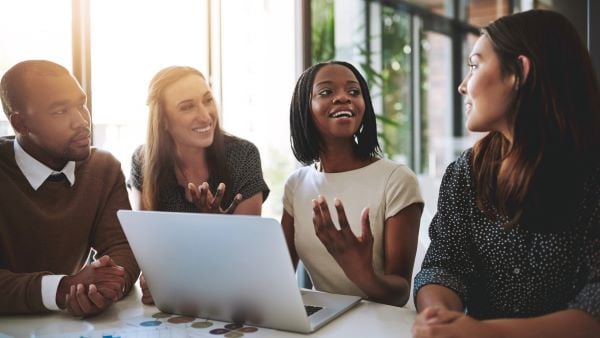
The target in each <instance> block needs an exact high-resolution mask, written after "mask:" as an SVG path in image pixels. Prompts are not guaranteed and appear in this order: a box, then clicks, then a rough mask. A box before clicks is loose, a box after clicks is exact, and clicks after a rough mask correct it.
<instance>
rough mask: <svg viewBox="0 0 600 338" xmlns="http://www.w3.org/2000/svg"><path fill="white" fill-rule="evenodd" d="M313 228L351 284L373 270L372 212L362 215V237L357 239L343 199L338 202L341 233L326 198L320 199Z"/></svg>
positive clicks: (364, 210) (315, 205)
mask: <svg viewBox="0 0 600 338" xmlns="http://www.w3.org/2000/svg"><path fill="white" fill-rule="evenodd" d="M312 202H313V224H314V226H315V233H316V235H317V237H318V238H319V240H321V242H322V243H323V245H325V248H326V249H327V251H328V252H329V253H330V254H331V256H333V258H334V259H335V260H336V262H337V263H338V264H339V265H340V267H341V268H342V270H344V272H345V273H346V275H347V276H348V278H350V280H355V279H354V278H360V277H361V276H363V275H364V272H365V271H371V270H372V269H373V266H372V263H373V234H372V233H371V224H370V222H369V209H368V208H365V209H363V211H362V213H361V215H360V222H361V225H362V235H361V236H359V237H357V236H355V235H354V233H353V232H352V229H351V228H350V225H349V223H348V219H347V218H346V212H345V211H344V206H343V205H342V202H341V201H340V200H339V199H337V198H336V199H335V200H334V205H335V208H336V210H337V214H338V220H339V222H340V230H337V228H336V227H335V225H334V224H333V221H332V220H331V215H330V213H329V207H328V206H327V202H326V201H325V198H324V197H323V196H321V195H319V197H318V200H313V201H312Z"/></svg>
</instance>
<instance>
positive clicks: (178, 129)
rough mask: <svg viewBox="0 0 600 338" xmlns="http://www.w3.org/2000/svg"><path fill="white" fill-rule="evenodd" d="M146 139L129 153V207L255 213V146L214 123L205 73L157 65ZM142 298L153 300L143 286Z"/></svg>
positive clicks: (258, 189)
mask: <svg viewBox="0 0 600 338" xmlns="http://www.w3.org/2000/svg"><path fill="white" fill-rule="evenodd" d="M147 103H148V107H149V113H150V114H149V123H148V135H147V141H146V144H145V145H144V146H141V147H139V148H138V149H137V150H136V151H135V153H134V154H133V157H132V166H131V178H130V182H129V183H130V186H131V188H132V189H131V190H132V195H133V196H132V197H133V202H134V208H135V207H138V208H139V209H143V210H162V211H179V212H206V213H235V214H247V215H260V214H261V208H262V203H263V202H264V201H265V200H266V199H267V196H268V195H269V187H268V186H267V184H266V183H265V181H264V179H263V176H262V169H261V164H260V155H259V153H258V149H257V148H256V147H255V146H254V144H252V143H251V142H249V141H246V140H243V139H240V138H237V137H235V136H232V135H229V134H227V133H225V132H223V131H222V130H221V128H220V127H219V119H218V115H219V114H218V109H217V105H216V103H215V100H214V97H213V95H212V91H211V89H210V87H209V85H208V83H207V82H206V79H205V78H204V76H203V75H202V73H200V72H199V71H198V70H196V69H194V68H191V67H180V66H174V67H168V68H165V69H163V70H161V71H159V72H158V73H157V74H156V75H155V76H154V78H153V79H152V81H151V82H150V86H149V91H148V102H147ZM142 286H143V291H144V298H143V301H144V302H151V296H150V295H149V293H148V292H147V289H146V288H145V282H144V281H143V280H142Z"/></svg>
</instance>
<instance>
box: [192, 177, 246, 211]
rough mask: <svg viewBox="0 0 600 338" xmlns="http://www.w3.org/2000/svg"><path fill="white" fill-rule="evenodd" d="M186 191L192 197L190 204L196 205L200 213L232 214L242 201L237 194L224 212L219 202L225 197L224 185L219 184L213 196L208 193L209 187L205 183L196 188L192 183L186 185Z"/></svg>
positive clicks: (240, 196)
mask: <svg viewBox="0 0 600 338" xmlns="http://www.w3.org/2000/svg"><path fill="white" fill-rule="evenodd" d="M188 190H189V192H190V195H192V202H194V204H195V205H196V207H197V208H198V210H200V212H204V213H211V214H233V212H234V211H235V208H237V206H238V204H240V202H241V201H242V195H241V194H237V195H235V197H234V198H233V201H232V202H231V205H229V207H228V208H227V209H225V210H223V209H222V208H221V200H222V199H223V195H225V184H224V183H219V186H218V187H217V193H216V194H215V195H214V196H213V194H212V192H211V191H210V187H209V185H208V183H207V182H204V183H202V184H201V185H199V186H196V185H195V184H194V183H191V182H190V183H188Z"/></svg>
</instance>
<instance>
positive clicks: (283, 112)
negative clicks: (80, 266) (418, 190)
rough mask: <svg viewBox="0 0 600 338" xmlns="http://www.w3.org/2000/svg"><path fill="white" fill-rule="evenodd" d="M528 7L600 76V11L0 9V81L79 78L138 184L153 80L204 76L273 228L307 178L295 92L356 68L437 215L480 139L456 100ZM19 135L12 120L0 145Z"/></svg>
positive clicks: (206, 4)
mask: <svg viewBox="0 0 600 338" xmlns="http://www.w3.org/2000/svg"><path fill="white" fill-rule="evenodd" d="M532 8H544V9H553V10H556V11H559V12H562V13H563V14H565V15H567V16H568V17H569V18H570V19H571V21H572V22H573V23H574V24H575V25H576V26H577V28H578V30H579V32H580V33H581V36H582V38H583V39H584V40H585V41H586V43H587V44H588V47H589V49H590V51H591V54H592V56H593V57H594V60H595V63H596V68H597V70H600V28H599V26H600V24H599V22H598V21H600V9H599V8H600V3H599V2H598V1H593V0H562V1H561V0H555V1H553V0H520V1H519V0H470V1H469V0H410V1H401V0H284V1H282V0H169V1H166V0H146V1H141V0H140V1H135V0H52V1H47V0H19V1H17V0H12V1H11V0H0V45H1V46H2V49H1V50H0V76H1V75H2V74H3V73H4V72H5V71H6V70H7V69H8V68H10V67H11V66H12V65H14V64H15V63H17V62H19V61H22V60H25V59H49V60H53V61H55V62H58V63H61V64H63V65H64V66H66V67H67V68H69V69H71V70H72V71H73V73H74V74H75V76H76V77H77V78H78V80H79V81H80V83H81V84H82V86H83V88H84V89H85V90H86V91H87V93H88V95H89V101H88V104H89V108H90V111H91V113H92V120H93V143H94V145H95V146H96V147H99V148H103V149H106V150H109V151H111V152H112V153H113V154H115V156H117V158H118V159H119V160H120V161H121V163H122V167H123V170H124V172H125V176H128V175H129V168H130V156H131V154H132V152H133V150H134V149H135V148H136V147H137V146H138V145H140V144H142V143H144V138H145V133H146V120H147V107H146V105H145V101H146V90H147V86H148V83H149V81H150V79H151V77H152V76H153V75H154V74H155V73H156V72H157V71H158V70H159V69H161V68H163V67H165V66H169V65H190V66H193V67H196V68H198V69H200V70H201V71H202V72H203V73H204V74H205V75H206V76H207V78H208V79H209V80H210V82H211V84H212V86H213V90H214V92H215V95H216V97H217V98H218V102H220V106H221V120H222V126H223V127H224V129H225V130H226V131H228V132H230V133H232V134H235V135H237V136H240V137H243V138H246V139H248V140H250V141H252V142H254V143H255V144H256V145H257V146H258V148H259V150H260V153H261V157H262V165H263V171H264V175H265V178H266V180H267V182H268V184H269V186H270V187H271V189H272V192H271V195H270V197H269V199H268V201H267V202H266V203H265V205H264V208H263V210H264V215H266V216H271V217H275V218H279V217H280V216H281V212H282V206H281V197H282V194H283V184H284V181H285V179H286V177H287V175H288V174H289V173H291V172H292V171H293V170H294V169H295V168H296V167H297V166H298V164H297V163H296V162H295V160H294V158H293V156H292V153H291V150H290V146H289V122H288V121H289V120H288V114H289V103H290V99H291V95H292V90H293V87H294V84H295V81H296V79H297V77H298V75H299V74H300V72H301V71H302V70H303V69H305V68H306V67H308V66H309V65H311V64H312V63H314V62H318V61H324V60H330V59H340V60H346V61H349V62H352V63H354V64H355V65H356V66H358V67H359V69H360V70H361V71H362V73H363V74H364V75H365V77H366V78H367V79H368V81H369V85H370V87H371V92H372V95H373V99H374V100H373V102H374V105H375V111H376V113H377V114H378V123H379V131H380V139H381V144H382V146H383V150H384V151H385V155H386V156H387V157H389V158H391V159H394V160H396V161H398V162H402V163H406V164H407V165H409V166H410V167H411V168H412V169H413V170H414V171H415V172H416V173H418V174H419V176H420V179H421V183H422V189H423V193H424V195H425V198H426V201H427V207H428V208H427V211H428V212H429V213H433V212H435V203H436V199H437V186H438V185H439V181H440V179H441V175H442V174H443V172H444V169H445V168H446V166H447V165H448V164H449V163H450V162H451V161H452V160H453V159H454V158H456V157H457V155H458V154H460V152H462V151H463V150H464V149H466V148H468V147H470V146H471V145H472V144H473V143H474V142H475V141H476V140H477V139H478V138H479V137H481V135H477V134H473V133H470V132H468V131H466V130H465V127H464V115H463V104H462V98H461V97H460V96H459V95H458V93H457V90H456V88H457V86H458V84H459V83H460V81H461V80H462V78H463V76H464V74H465V73H466V71H467V68H466V65H465V60H466V56H467V55H468V53H469V51H470V48H471V45H472V43H473V42H474V41H475V39H476V38H477V36H478V32H479V28H481V27H483V26H485V25H486V24H487V23H489V22H490V21H492V20H494V19H496V18H498V17H500V16H503V15H506V14H510V13H514V12H519V11H523V10H527V9H532ZM549 38H551V37H549ZM565 66H568V65H565ZM9 134H12V130H11V128H10V124H9V123H8V122H7V120H6V116H5V115H4V114H2V115H0V135H9Z"/></svg>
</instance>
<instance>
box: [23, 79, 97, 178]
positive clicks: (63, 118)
mask: <svg viewBox="0 0 600 338" xmlns="http://www.w3.org/2000/svg"><path fill="white" fill-rule="evenodd" d="M23 88H24V99H25V100H24V102H25V106H24V107H23V111H19V112H17V113H18V114H20V116H19V119H20V120H21V121H20V123H19V124H18V128H16V129H17V133H18V134H19V141H20V143H21V145H22V146H23V148H24V149H25V150H26V151H27V152H28V153H29V154H30V155H31V156H33V157H34V158H36V159H37V160H38V161H40V162H42V163H44V164H46V165H47V166H49V167H50V168H53V169H55V170H60V169H62V167H64V165H65V164H66V163H67V162H68V161H80V160H84V159H86V158H87V157H88V156H89V155H90V143H91V140H90V136H91V126H90V112H89V111H88V109H87V107H86V100H87V97H86V95H85V93H84V92H83V90H82V89H81V87H80V86H79V84H78V83H77V81H76V80H75V78H73V77H72V76H71V75H70V74H61V75H43V74H35V73H29V74H26V75H25V85H24V86H23Z"/></svg>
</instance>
